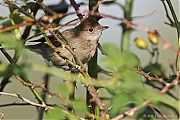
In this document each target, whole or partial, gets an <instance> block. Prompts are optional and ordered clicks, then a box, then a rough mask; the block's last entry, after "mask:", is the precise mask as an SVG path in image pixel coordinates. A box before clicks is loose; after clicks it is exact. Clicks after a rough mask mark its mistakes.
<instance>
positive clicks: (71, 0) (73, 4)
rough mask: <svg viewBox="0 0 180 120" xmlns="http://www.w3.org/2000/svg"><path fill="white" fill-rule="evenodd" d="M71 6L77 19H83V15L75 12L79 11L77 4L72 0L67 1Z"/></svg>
mask: <svg viewBox="0 0 180 120" xmlns="http://www.w3.org/2000/svg"><path fill="white" fill-rule="evenodd" d="M69 1H70V3H71V5H72V6H73V7H74V9H75V11H76V14H77V16H78V18H79V19H80V20H81V19H82V18H83V15H82V14H81V13H78V12H77V11H79V6H78V4H77V3H76V2H75V1H74V0H69Z"/></svg>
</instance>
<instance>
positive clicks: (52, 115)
mask: <svg viewBox="0 0 180 120" xmlns="http://www.w3.org/2000/svg"><path fill="white" fill-rule="evenodd" d="M65 115H66V114H65V112H64V111H63V110H62V109H61V108H59V107H54V109H52V110H48V113H47V116H46V119H50V120H63V119H64V118H65Z"/></svg>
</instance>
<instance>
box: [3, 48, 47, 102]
mask: <svg viewBox="0 0 180 120" xmlns="http://www.w3.org/2000/svg"><path fill="white" fill-rule="evenodd" d="M0 46H1V45H0ZM0 50H1V52H2V53H3V54H4V56H5V57H6V58H7V59H8V61H9V62H10V63H11V64H14V65H15V66H16V67H17V68H18V69H19V67H18V66H17V64H16V63H15V61H14V60H13V59H12V58H11V56H10V55H9V54H8V53H7V52H6V51H5V50H4V49H3V48H1V49H0ZM15 77H16V79H17V80H20V79H21V80H22V78H21V76H19V75H15ZM23 81H25V82H27V83H30V84H31V82H30V81H29V80H28V79H27V78H23ZM28 87H29V88H30V90H31V91H32V92H33V94H34V95H35V96H36V98H37V100H38V102H39V103H41V104H43V105H46V104H45V102H44V101H43V99H42V98H41V96H40V95H39V93H38V92H37V90H36V89H35V88H33V87H30V86H28Z"/></svg>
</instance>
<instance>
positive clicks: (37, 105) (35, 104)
mask: <svg viewBox="0 0 180 120" xmlns="http://www.w3.org/2000/svg"><path fill="white" fill-rule="evenodd" d="M0 95H6V96H11V97H17V98H19V99H21V100H22V101H25V102H27V103H29V104H31V105H32V106H36V107H43V108H45V109H53V108H52V107H50V106H46V105H43V104H38V103H35V102H32V101H30V100H28V99H26V98H24V97H22V96H21V95H20V94H16V93H13V94H12V93H6V92H0Z"/></svg>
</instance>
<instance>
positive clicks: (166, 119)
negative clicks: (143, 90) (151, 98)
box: [148, 104, 170, 120]
mask: <svg viewBox="0 0 180 120" xmlns="http://www.w3.org/2000/svg"><path fill="white" fill-rule="evenodd" d="M148 106H149V107H150V108H151V109H153V110H155V111H156V112H158V114H160V115H161V117H163V118H164V119H165V120H170V119H169V118H168V117H167V116H166V115H165V114H164V113H162V112H161V111H160V110H158V109H157V108H156V107H154V106H153V105H152V104H148Z"/></svg>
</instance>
